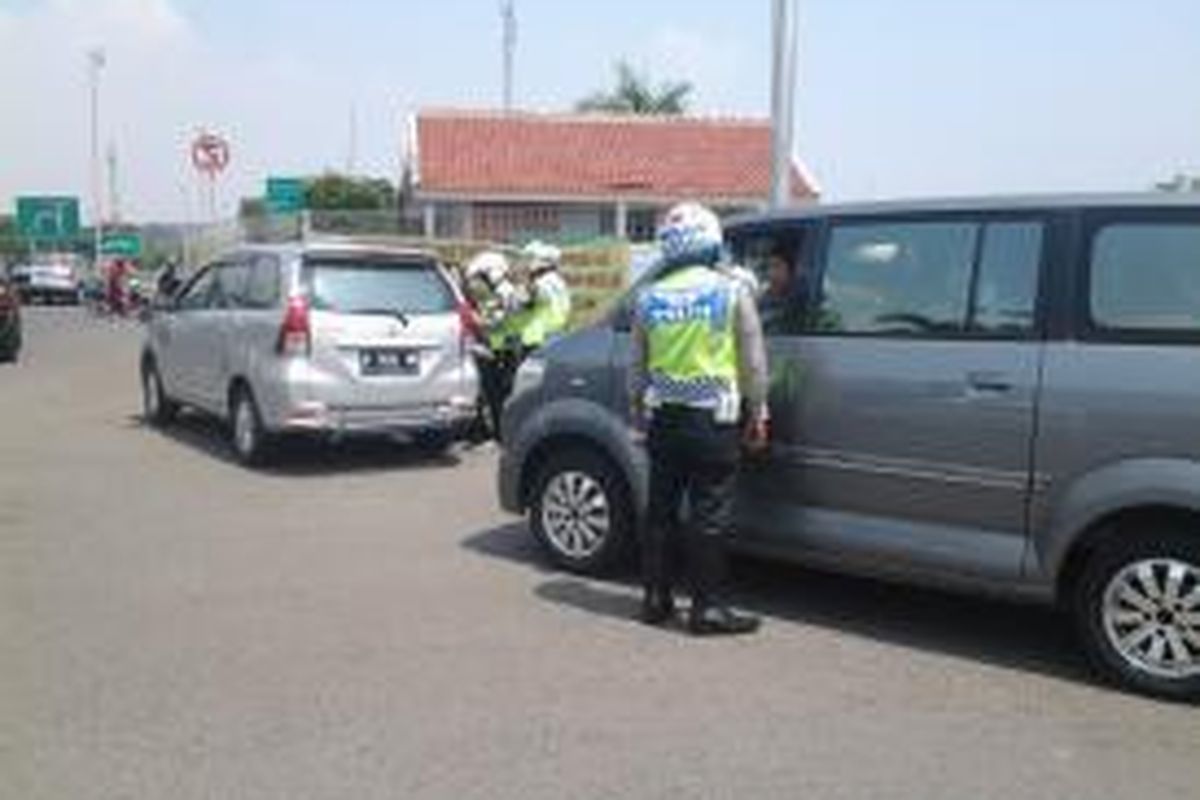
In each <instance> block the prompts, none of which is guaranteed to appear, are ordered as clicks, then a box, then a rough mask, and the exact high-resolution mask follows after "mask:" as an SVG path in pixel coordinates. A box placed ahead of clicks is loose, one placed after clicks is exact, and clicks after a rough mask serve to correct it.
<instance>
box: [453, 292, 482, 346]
mask: <svg viewBox="0 0 1200 800" xmlns="http://www.w3.org/2000/svg"><path fill="white" fill-rule="evenodd" d="M458 321H459V325H460V335H461V336H462V345H463V347H469V346H470V345H471V343H472V342H474V341H482V340H483V329H482V328H481V327H480V325H479V315H478V314H476V313H475V309H473V308H471V304H470V303H468V302H467V301H465V300H459V301H458Z"/></svg>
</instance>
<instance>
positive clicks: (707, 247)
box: [658, 203, 722, 265]
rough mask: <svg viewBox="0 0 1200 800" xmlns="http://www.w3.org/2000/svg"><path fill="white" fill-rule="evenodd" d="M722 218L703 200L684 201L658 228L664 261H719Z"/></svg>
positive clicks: (691, 262)
mask: <svg viewBox="0 0 1200 800" xmlns="http://www.w3.org/2000/svg"><path fill="white" fill-rule="evenodd" d="M721 241H722V235H721V221H720V220H719V219H717V215H716V214H714V213H713V212H712V211H710V210H708V209H707V208H705V207H704V206H702V205H700V204H699V203H680V204H679V205H677V206H675V207H674V208H672V209H671V210H670V211H668V212H667V215H666V217H664V218H663V221H662V224H661V225H660V226H659V228H658V244H659V247H660V248H661V249H662V257H663V262H664V263H666V264H668V265H673V264H715V263H717V261H718V260H720V257H721Z"/></svg>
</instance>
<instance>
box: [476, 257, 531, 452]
mask: <svg viewBox="0 0 1200 800" xmlns="http://www.w3.org/2000/svg"><path fill="white" fill-rule="evenodd" d="M509 271H510V270H509V264H508V259H507V258H505V257H504V254H503V253H500V252H497V251H495V250H488V251H485V252H482V253H480V254H478V255H477V256H475V257H474V258H472V259H471V260H470V261H469V262H468V263H467V268H466V278H467V285H468V287H469V291H470V293H471V295H472V297H473V298H474V299H475V301H476V307H477V309H478V312H479V317H480V321H481V322H482V325H483V329H484V337H485V343H486V345H487V348H486V350H483V351H481V352H477V353H476V359H475V363H476V365H477V367H478V368H479V378H480V383H481V389H482V390H483V399H484V402H485V404H486V405H487V410H488V422H489V423H490V427H491V429H492V435H493V437H494V438H496V439H499V438H500V416H501V411H502V410H503V408H504V401H505V400H506V399H507V398H508V394H509V392H510V391H511V389H512V381H513V375H514V374H515V373H516V369H517V366H518V365H519V363H520V356H521V353H520V351H521V349H522V344H521V341H522V329H523V327H524V316H525V311H524V305H525V301H524V299H523V298H522V297H521V294H520V292H519V290H518V289H517V287H516V285H515V284H514V283H513V281H512V279H511V278H510V277H509Z"/></svg>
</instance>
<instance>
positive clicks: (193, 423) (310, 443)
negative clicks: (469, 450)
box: [129, 412, 460, 477]
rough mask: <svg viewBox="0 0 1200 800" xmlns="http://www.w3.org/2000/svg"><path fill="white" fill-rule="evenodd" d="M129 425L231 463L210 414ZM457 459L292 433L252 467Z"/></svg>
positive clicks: (347, 466) (396, 465)
mask: <svg viewBox="0 0 1200 800" xmlns="http://www.w3.org/2000/svg"><path fill="white" fill-rule="evenodd" d="M129 425H130V427H137V428H142V429H144V430H146V431H148V432H150V433H155V434H158V435H161V436H165V437H166V438H168V439H171V440H173V441H175V442H177V443H179V444H182V445H186V446H187V447H190V448H192V449H193V450H198V451H200V452H202V453H204V454H205V455H206V456H210V457H212V458H215V459H217V460H219V461H224V462H226V463H228V464H231V465H236V464H237V460H236V459H235V458H234V457H233V452H232V450H231V449H230V445H229V436H228V434H227V433H226V430H225V427H224V425H222V424H221V423H220V422H219V421H218V420H215V419H213V418H211V417H207V416H205V415H202V414H194V413H188V412H183V413H181V414H180V415H179V417H178V418H177V419H176V420H175V421H174V422H172V423H171V424H170V425H168V426H166V427H164V428H152V427H150V426H149V425H147V424H146V423H145V421H144V420H143V419H142V417H141V416H140V415H134V416H131V417H130V418H129ZM459 461H460V459H459V458H458V456H456V455H455V454H454V453H453V451H450V452H448V453H439V454H430V453H428V452H424V451H422V450H420V448H417V447H414V446H410V445H404V444H400V443H397V442H394V441H391V440H388V439H386V438H351V439H347V440H345V441H342V442H339V443H336V444H332V443H329V442H324V441H321V440H319V439H316V438H305V437H294V438H288V439H284V440H281V441H279V442H276V443H275V445H274V450H273V451H272V454H271V458H270V459H269V461H268V463H267V464H265V465H264V466H262V467H258V468H256V469H255V471H256V472H260V473H263V474H266V475H281V476H291V477H305V476H322V475H331V474H337V473H352V472H387V471H392V470H408V469H448V468H451V467H455V466H457V465H458V464H459Z"/></svg>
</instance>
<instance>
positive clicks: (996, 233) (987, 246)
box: [970, 222, 1043, 333]
mask: <svg viewBox="0 0 1200 800" xmlns="http://www.w3.org/2000/svg"><path fill="white" fill-rule="evenodd" d="M1042 230H1043V225H1042V224H1041V223H1039V222H997V223H992V224H989V225H988V226H987V227H986V228H985V229H984V238H983V250H982V252H981V253H980V257H979V274H978V277H977V278H976V288H975V302H974V308H973V310H972V315H971V325H970V328H971V330H973V331H980V332H984V333H1010V332H1018V331H1028V330H1031V329H1032V328H1033V323H1034V312H1035V309H1036V305H1037V289H1038V274H1039V272H1040V267H1041V261H1042V237H1043V233H1042Z"/></svg>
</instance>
